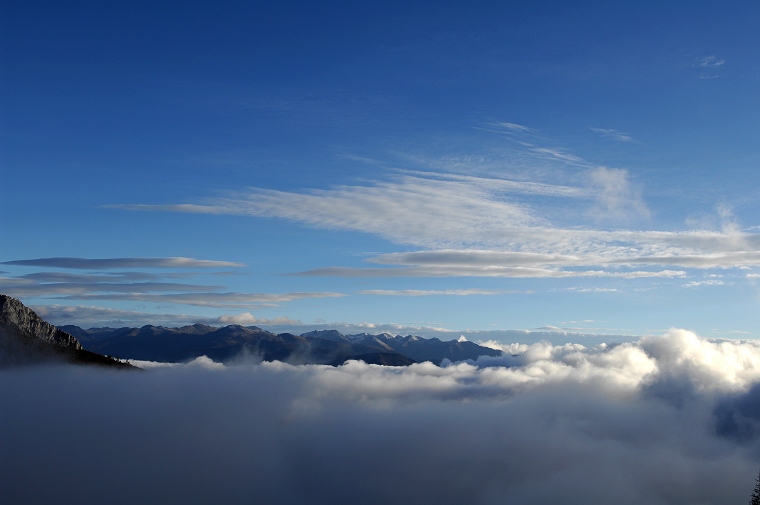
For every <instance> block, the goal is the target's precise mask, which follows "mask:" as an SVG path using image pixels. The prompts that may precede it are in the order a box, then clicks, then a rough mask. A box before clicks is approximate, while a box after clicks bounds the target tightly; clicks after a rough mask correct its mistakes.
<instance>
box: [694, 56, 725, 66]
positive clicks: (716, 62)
mask: <svg viewBox="0 0 760 505" xmlns="http://www.w3.org/2000/svg"><path fill="white" fill-rule="evenodd" d="M725 63H726V60H724V59H723V58H718V57H717V56H714V55H711V56H702V57H700V58H697V65H699V66H700V67H702V68H718V67H722V66H723V65H724V64H725Z"/></svg>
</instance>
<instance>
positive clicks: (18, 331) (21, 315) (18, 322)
mask: <svg viewBox="0 0 760 505" xmlns="http://www.w3.org/2000/svg"><path fill="white" fill-rule="evenodd" d="M43 363H70V364H76V365H97V366H105V367H110V368H121V369H135V367H133V366H132V365H130V364H128V363H121V362H119V361H118V360H115V359H112V358H109V357H107V356H103V355H100V354H97V353H94V352H90V351H86V350H84V349H82V346H81V344H80V343H79V341H78V340H77V339H76V338H74V337H73V336H72V335H70V334H68V333H66V332H65V331H61V330H59V329H58V328H56V327H55V326H53V325H51V324H49V323H47V322H46V321H45V320H43V319H42V318H41V317H40V316H38V315H37V314H36V313H35V312H34V311H33V310H32V309H30V308H28V307H26V306H25V305H24V304H23V303H21V302H20V301H19V300H16V299H15V298H11V297H10V296H6V295H0V368H8V367H16V366H22V365H37V364H43Z"/></svg>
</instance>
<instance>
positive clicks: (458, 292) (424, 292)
mask: <svg viewBox="0 0 760 505" xmlns="http://www.w3.org/2000/svg"><path fill="white" fill-rule="evenodd" d="M502 293H503V291H498V290H491V289H437V290H436V289H401V290H391V289H365V290H363V291H359V292H358V294H360V295H380V296H472V295H499V294H502Z"/></svg>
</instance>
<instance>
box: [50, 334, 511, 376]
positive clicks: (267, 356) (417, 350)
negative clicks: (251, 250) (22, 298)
mask: <svg viewBox="0 0 760 505" xmlns="http://www.w3.org/2000/svg"><path fill="white" fill-rule="evenodd" d="M60 329H61V330H63V331H65V332H66V333H68V334H71V335H74V336H76V338H77V339H78V340H79V341H80V342H81V343H82V345H83V346H84V347H85V348H86V349H88V350H90V351H93V352H96V353H100V354H106V355H110V356H118V357H120V358H128V359H134V360H142V361H159V362H172V363H179V362H185V361H189V360H192V359H194V358H197V357H199V356H208V357H209V358H211V359H212V360H214V361H219V362H232V361H235V360H237V359H241V358H242V357H245V356H249V357H254V358H257V359H262V360H265V361H273V360H279V361H286V362H288V363H292V364H326V365H335V366H337V365H341V364H343V363H344V362H345V361H346V360H349V359H356V360H362V361H364V362H366V363H374V364H380V365H387V366H405V365H409V364H412V363H415V362H421V361H432V362H433V363H435V364H440V363H441V361H443V360H444V359H448V360H450V361H452V362H454V361H463V360H467V359H476V358H477V357H478V356H484V355H485V356H499V355H501V351H498V350H495V349H491V348H488V347H483V346H480V345H478V344H475V343H474V342H468V341H457V340H451V341H448V342H444V341H441V340H439V339H437V338H431V339H427V338H421V337H417V336H412V335H407V336H400V335H395V336H394V335H390V334H388V333H381V334H377V335H372V334H368V333H360V334H356V335H343V334H342V333H340V332H339V331H337V330H322V331H311V332H307V333H303V334H301V335H294V334H292V333H279V334H276V333H272V332H269V331H266V330H263V329H261V328H258V327H256V326H240V325H229V326H223V327H214V326H208V325H203V324H194V325H189V326H183V327H180V328H167V327H163V326H151V325H146V326H143V327H141V328H129V327H125V328H89V329H86V330H85V329H83V328H80V327H79V326H73V325H67V326H61V327H60Z"/></svg>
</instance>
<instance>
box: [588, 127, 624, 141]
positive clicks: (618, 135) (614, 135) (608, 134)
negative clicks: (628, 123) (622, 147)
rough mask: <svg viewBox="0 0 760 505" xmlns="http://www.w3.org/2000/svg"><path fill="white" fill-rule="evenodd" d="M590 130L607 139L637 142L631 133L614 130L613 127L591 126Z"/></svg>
mask: <svg viewBox="0 0 760 505" xmlns="http://www.w3.org/2000/svg"><path fill="white" fill-rule="evenodd" d="M589 130H591V131H592V132H594V133H597V134H599V135H600V136H601V137H603V138H606V139H610V140H618V141H620V142H635V140H634V139H633V137H632V136H631V134H630V133H625V132H621V131H618V130H613V129H612V128H592V127H590V126H589Z"/></svg>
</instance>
